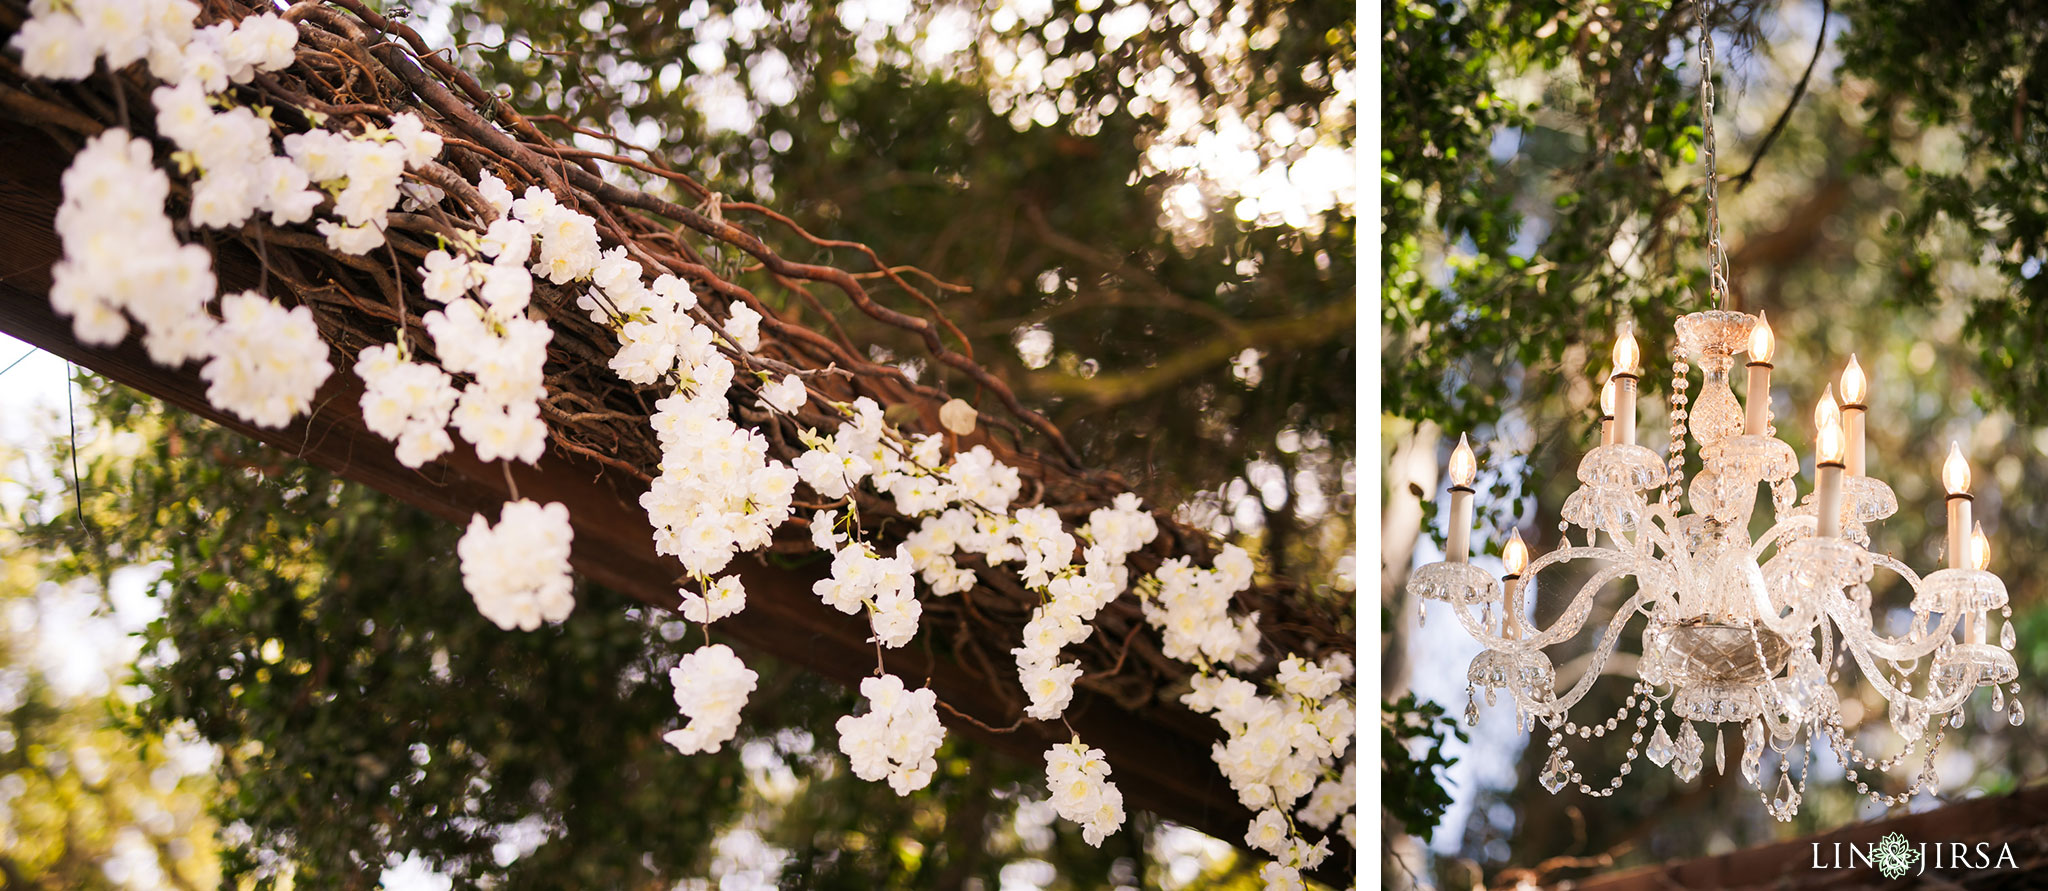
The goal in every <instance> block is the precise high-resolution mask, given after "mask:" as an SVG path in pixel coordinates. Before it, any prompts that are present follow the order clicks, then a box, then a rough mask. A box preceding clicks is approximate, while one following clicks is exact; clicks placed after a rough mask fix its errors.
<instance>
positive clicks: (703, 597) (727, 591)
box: [676, 575, 747, 622]
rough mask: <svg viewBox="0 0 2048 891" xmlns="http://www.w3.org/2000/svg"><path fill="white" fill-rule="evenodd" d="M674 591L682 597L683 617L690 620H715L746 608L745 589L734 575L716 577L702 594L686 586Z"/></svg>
mask: <svg viewBox="0 0 2048 891" xmlns="http://www.w3.org/2000/svg"><path fill="white" fill-rule="evenodd" d="M676 593H678V594H680V595H681V596H682V599H683V602H682V615H683V618H685V619H688V620H690V621H692V622H716V621H718V620H719V619H723V618H725V617H726V616H731V615H736V614H738V613H739V612H740V611H741V610H744V609H746V608H747V589H746V588H745V587H744V586H742V585H741V584H740V577H739V576H736V575H728V576H724V577H722V578H720V579H718V580H717V581H715V582H713V583H711V585H710V586H709V587H707V588H706V589H705V592H704V593H702V594H699V593H697V592H695V591H692V590H690V589H688V588H683V589H681V590H680V591H677V592H676Z"/></svg>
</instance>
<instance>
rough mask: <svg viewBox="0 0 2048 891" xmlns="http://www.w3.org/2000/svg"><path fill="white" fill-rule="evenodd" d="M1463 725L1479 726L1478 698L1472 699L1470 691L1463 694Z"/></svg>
mask: <svg viewBox="0 0 2048 891" xmlns="http://www.w3.org/2000/svg"><path fill="white" fill-rule="evenodd" d="M1465 726H1467V727H1477V726H1479V700H1476V699H1473V698H1472V696H1471V694H1470V693H1467V694H1466V696H1465Z"/></svg>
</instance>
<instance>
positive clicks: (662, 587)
mask: <svg viewBox="0 0 2048 891" xmlns="http://www.w3.org/2000/svg"><path fill="white" fill-rule="evenodd" d="M0 113H4V109H0ZM68 163H69V152H67V151H65V150H64V149H63V148H62V147H60V146H58V145H57V144H56V143H55V142H53V141H52V140H51V139H50V138H49V137H48V136H46V135H44V134H43V133H42V132H40V131H39V130H37V129H35V128H34V127H31V126H26V125H24V124H22V123H19V122H16V121H14V120H11V119H8V118H6V117H0V244H4V245H5V246H6V248H5V251H4V252H0V330H4V331H5V332H6V333H8V334H10V335H13V336H14V337H17V338H20V339H21V340H23V341H26V342H28V343H31V344H34V345H35V346H37V347H40V348H42V349H44V350H47V351H49V352H51V353H54V354H56V355H59V356H62V357H64V358H65V359H68V360H70V361H72V362H75V363H77V364H79V365H81V366H83V367H85V368H89V369H91V370H93V371H94V372H96V373H98V374H101V375H104V376H106V377H108V378H110V379H112V380H114V381H116V382H118V383H121V384H123V385H125V386H128V387H132V388H134V389H136V390H139V391H141V392H144V393H147V394H149V395H151V396H154V397H156V398H159V399H162V400H164V401H165V402H168V403H170V404H172V405H175V406H177V407H179V408H181V409H184V410H186V411H189V412H192V413H194V414H197V415H199V416H202V417H204V418H206V419H208V420H210V421H212V422H214V423H216V424H219V425H221V426H223V427H226V428H228V429H231V430H234V431H236V432H238V433H241V434H243V435H245V436H248V437H250V438H252V439H256V440H258V441H261V442H263V443H266V444H268V445H270V446H273V447H275V448H277V449H279V450H281V451H283V452H285V453H287V454H289V455H292V456H295V457H298V458H301V459H303V460H306V461H309V462H311V463H313V464H315V465H317V466H319V467H322V468H325V469H327V470H329V471H332V472H334V473H336V474H338V475H340V476H342V477H344V478H346V479H349V480H352V481H355V482H358V483H362V484H364V485H367V486H370V487H372V488H375V489H377V490H379V491H382V492H385V493H387V494H389V495H392V496H394V497H397V498H399V499H401V500H404V501H406V502H408V503H410V504H412V505H414V506H416V507H419V508H421V509H424V510H426V511H428V512H429V513H431V514H433V515H435V516H438V517H442V518H444V519H447V520H448V521H450V522H455V523H467V522H468V521H469V518H470V516H471V515H472V514H474V513H479V512H481V513H484V514H486V515H487V516H495V515H496V512H497V509H498V505H500V504H502V503H503V502H504V501H505V500H506V499H507V497H508V494H509V490H508V486H507V482H506V475H505V472H504V470H503V468H502V466H501V465H498V464H484V463H482V462H479V461H478V460H476V457H475V455H474V454H473V453H471V452H470V451H469V450H468V449H467V447H464V446H458V447H457V449H456V451H455V452H453V453H451V454H450V455H448V456H447V457H446V458H445V459H444V460H442V461H439V462H436V463H435V464H433V465H431V466H430V467H428V468H425V469H423V470H420V471H415V470H412V469H409V468H406V467H405V466H403V465H401V464H399V463H398V462H397V460H396V459H395V458H394V457H393V454H392V447H391V444H390V443H388V442H386V441H385V440H383V439H382V438H380V437H378V436H376V435H375V434H373V433H371V432H370V431H369V430H368V429H367V428H366V427H364V425H363V421H362V417H361V412H360V409H359V407H358V402H357V400H358V398H359V397H360V396H361V393H362V390H361V384H360V382H359V381H357V380H356V379H355V378H354V376H353V375H352V374H350V373H349V372H348V371H347V369H348V367H349V366H350V365H351V364H352V358H348V357H341V356H338V355H337V356H335V357H334V361H335V364H336V367H337V371H336V373H335V374H334V376H333V377H331V378H329V380H328V381H327V383H326V384H325V385H324V386H322V387H321V389H320V392H319V394H318V397H317V398H316V400H315V409H314V411H313V412H312V414H311V415H310V416H309V417H303V418H299V419H297V420H295V421H294V422H293V423H292V424H291V425H290V426H288V427H285V428H283V429H280V430H266V429H259V428H256V427H252V426H251V425H249V424H247V423H244V422H242V421H241V420H239V419H237V418H234V417H231V416H227V415H225V414H223V413H222V412H220V411H218V410H216V409H214V408H213V407H212V406H211V405H209V404H208V402H207V400H206V396H205V393H206V384H205V382H204V381H203V380H201V379H200V378H199V375H198V373H197V367H196V366H187V367H185V368H183V369H168V368H164V367H161V366H158V365H156V364H155V363H153V362H151V361H150V360H149V358H148V356H147V355H146V354H145V353H144V352H143V350H142V349H141V347H140V346H139V344H137V343H136V342H135V338H133V337H131V338H130V339H129V341H128V342H126V343H124V344H121V345H119V346H117V347H113V348H100V347H92V346H87V345H85V344H81V343H79V342H78V341H77V339H76V338H75V337H74V336H73V334H72V328H71V323H70V321H69V320H67V319H64V318H61V317H59V316H57V315H56V314H55V312H54V311H53V310H52V309H51V307H50V302H49V289H50V267H51V265H52V264H53V263H54V262H56V260H57V259H58V258H59V256H60V255H61V245H60V243H59V240H58V238H57V235H56V232H55V229H54V219H55V214H56V208H57V205H58V203H59V201H60V199H61V191H60V188H59V178H60V176H61V174H62V173H63V170H64V168H65V166H66V165H67V164H68ZM216 267H217V268H216V274H217V275H218V277H219V279H220V282H221V285H222V287H223V289H238V288H252V287H255V286H256V285H257V283H258V281H259V277H260V269H259V268H258V267H257V264H256V263H255V262H254V260H253V258H248V257H241V256H237V254H236V253H235V252H220V255H219V256H217V257H216ZM269 281H270V285H269V290H270V291H272V292H273V296H283V297H287V298H289V297H290V296H291V295H289V294H287V293H281V292H282V290H283V289H282V288H281V287H280V286H279V284H278V281H277V278H276V277H274V276H273V277H271V278H270V280H269ZM512 478H513V480H514V481H515V483H516V485H517V488H518V492H519V494H520V495H521V496H523V497H527V498H532V499H535V500H538V501H543V502H545V501H559V502H561V503H563V504H565V505H567V506H568V508H569V512H570V516H571V518H572V520H573V524H574V529H575V546H574V555H573V561H574V564H575V568H576V570H577V572H579V573H580V574H582V575H583V576H584V577H585V578H588V579H590V580H591V581H594V582H597V583H599V584H602V585H604V586H606V587H609V588H612V589H615V590H618V591H621V592H624V593H625V594H627V595H630V596H632V597H634V598H636V599H638V600H640V601H642V602H645V603H648V604H651V605H653V606H656V607H661V608H664V609H672V608H674V607H675V605H676V603H677V596H676V579H677V577H678V576H679V575H680V574H681V567H680V565H679V564H677V563H675V561H673V560H671V559H669V558H666V557H662V556H660V555H658V554H656V553H655V551H654V546H653V531H652V527H651V526H650V525H649V524H648V522H647V517H646V514H645V513H644V512H643V511H642V510H641V508H640V507H639V502H638V497H639V491H638V490H637V487H638V483H636V482H634V481H631V480H622V479H621V478H620V476H619V475H618V474H607V473H606V472H605V471H604V470H603V469H602V467H601V466H599V465H598V464H596V463H595V462H592V461H589V460H587V459H582V458H577V457H575V456H566V455H563V454H561V453H559V452H551V453H550V454H549V455H548V456H547V457H546V458H544V459H543V460H542V461H541V463H540V464H539V466H538V467H527V466H525V465H515V469H514V471H513V473H512ZM735 567H736V568H737V570H738V572H739V574H740V577H741V579H742V580H743V581H744V583H745V584H746V587H747V609H746V611H744V612H742V613H741V614H739V615H737V616H734V617H731V618H728V619H723V620H721V621H719V622H718V623H717V624H716V625H715V626H714V631H715V633H716V634H717V635H718V636H720V637H724V638H728V639H730V640H732V641H734V642H737V643H739V644H741V645H744V646H746V647H750V648H752V649H754V650H758V651H760V652H763V653H767V654H769V655H771V656H774V657H775V658H777V659H781V660H783V661H785V662H790V663H794V664H797V665H801V666H803V667H805V668H807V669H810V670H812V671H816V672H818V673H819V674H821V675H823V676H825V677H828V678H831V679H833V680H835V681H838V682H840V683H845V684H855V683H858V682H859V680H860V679H861V678H863V677H866V676H868V675H870V674H872V673H873V672H874V668H875V659H876V650H875V647H874V645H873V644H871V643H869V642H868V641H867V638H868V635H869V630H868V627H867V623H866V621H865V619H864V618H861V617H857V616H846V615H843V614H841V613H839V612H837V611H835V610H833V609H831V608H829V607H827V606H825V605H824V604H823V603H822V602H821V601H819V599H818V598H817V597H816V596H815V595H813V594H812V593H811V583H812V582H813V581H814V580H816V579H818V578H821V577H822V571H823V569H824V568H825V566H824V565H823V564H814V565H812V566H810V567H805V568H799V569H783V568H777V567H775V566H771V565H768V564H766V563H763V562H760V561H757V560H754V559H752V558H745V557H743V558H741V559H740V560H737V561H735ZM572 621H573V618H572ZM930 649H931V652H932V653H936V654H940V655H936V656H935V655H931V654H928V653H927V652H926V649H925V648H924V647H922V646H911V647H905V648H901V649H897V650H890V651H886V652H885V653H884V661H885V662H886V663H887V665H888V669H889V671H891V672H892V673H895V674H898V675H900V676H901V677H903V678H904V679H905V680H906V682H907V683H909V684H911V685H913V686H915V685H916V684H918V683H919V682H921V681H923V679H925V678H926V677H927V676H929V678H930V684H931V686H932V688H933V689H934V690H935V691H937V693H938V695H939V698H940V699H942V700H944V701H945V702H947V703H948V704H950V705H952V706H953V707H954V708H957V709H959V710H960V711H962V712H964V713H967V714H968V715H970V716H972V718H973V719H974V720H975V721H980V722H981V723H984V724H988V725H992V726H998V727H1000V726H1007V725H1009V724H1010V723H1012V721H1014V720H1015V719H1016V715H1015V714H1014V713H1013V712H1012V711H1010V710H1009V708H1008V707H1007V706H1006V705H1005V703H1006V702H1009V701H1011V700H1012V698H1013V697H1016V696H1017V695H1018V693H1017V691H1015V690H1014V687H1015V679H1014V677H1011V676H1006V675H1004V674H1003V673H1002V672H1001V671H998V673H997V674H998V676H996V677H992V678H991V677H986V676H984V675H983V674H982V673H979V672H977V671H975V670H973V669H970V668H968V667H966V666H962V665H960V664H957V663H955V662H954V661H952V660H951V659H950V658H948V657H947V656H945V655H943V654H945V653H948V652H950V651H951V648H950V647H949V646H947V645H946V644H945V643H944V642H938V643H937V645H935V646H933V647H931V648H930ZM941 714H942V717H944V718H945V719H946V720H947V723H948V724H949V726H950V727H951V729H952V730H953V731H954V732H956V733H963V734H965V735H967V736H969V737H972V738H975V739H977V740H979V741H981V742H984V743H987V744H988V745H990V746H991V747H993V748H995V749H997V750H999V751H1002V752H1005V753H1007V754H1009V755H1012V756H1014V757H1017V758H1019V759H1022V760H1024V761H1025V762H1027V763H1040V762H1042V760H1043V756H1044V752H1045V750H1046V748H1047V747H1049V746H1050V745H1052V744H1054V743H1057V742H1065V741H1066V740H1067V738H1068V736H1067V731H1066V728H1065V727H1063V726H1061V725H1058V724H1051V725H1048V724H1045V723H1042V722H1034V721H1026V722H1024V723H1023V724H1022V725H1021V726H1020V727H1019V728H1018V729H1017V730H1016V731H1014V732H1009V733H998V732H991V731H988V730H985V729H982V728H980V727H977V726H975V725H974V723H973V722H971V721H967V720H961V719H957V718H955V717H954V716H952V715H947V714H944V713H943V712H942V713H941ZM1068 722H1069V723H1071V724H1072V725H1073V727H1074V729H1075V730H1076V731H1077V732H1079V733H1080V734H1081V736H1082V738H1083V739H1085V740H1087V741H1088V743H1089V744H1090V745H1093V746H1096V747H1098V748H1101V749H1103V750H1104V752H1105V753H1107V754H1108V756H1109V759H1110V761H1111V763H1112V764H1113V765H1114V769H1115V774H1114V780H1115V781H1116V783H1117V785H1118V786H1119V787H1120V788H1121V789H1122V790H1123V792H1124V795H1125V796H1126V799H1127V801H1128V802H1129V804H1130V805H1131V806H1132V807H1135V808H1142V809H1144V810H1148V811H1151V812H1152V813H1155V814H1158V815H1159V816H1162V817H1165V818H1167V819H1170V820H1173V821H1175V822H1179V823H1182V824H1185V825H1188V826H1191V827H1194V828H1196V829H1199V830H1201V831H1203V832H1207V833H1209V834H1211V835H1214V836H1216V837H1219V838H1223V839H1227V840H1230V841H1232V842H1235V841H1236V840H1237V839H1238V838H1240V837H1242V835H1243V833H1244V826H1245V823H1246V822H1247V821H1248V820H1250V819H1251V814H1250V812H1249V811H1248V810H1246V809H1245V808H1244V807H1242V806H1241V805H1240V804H1238V802H1237V797H1236V795H1235V793H1233V792H1232V791H1231V789H1230V786H1229V784H1228V783H1227V782H1225V781H1224V779H1223V777H1222V776H1221V774H1220V773H1219V772H1218V771H1217V769H1216V767H1215V765H1214V764H1213V763H1212V762H1211V761H1210V758H1209V746H1210V743H1211V742H1212V741H1214V740H1218V739H1221V738H1222V733H1221V730H1220V729H1218V728H1217V727H1216V725H1215V722H1214V721H1212V720H1210V719H1208V718H1204V717H1201V716H1198V715H1195V714H1194V713H1192V712H1190V711H1188V710H1186V709H1185V708H1183V707H1181V706H1179V705H1178V704H1177V703H1170V702H1164V703H1157V704H1154V705H1151V706H1148V707H1146V708H1144V709H1142V710H1139V711H1132V710H1128V709H1125V708H1123V707H1121V706H1119V705H1118V704H1116V703H1115V702H1113V701H1111V700H1110V699H1108V698H1107V697H1104V696H1100V695H1098V694H1094V693H1090V692H1088V691H1085V690H1076V691H1075V698H1074V703H1073V706H1072V708H1070V709H1069V711H1068ZM678 757H681V756H678ZM1348 855H1349V852H1348V851H1342V852H1339V856H1338V857H1333V858H1332V860H1333V862H1334V861H1337V860H1339V859H1343V858H1345V857H1348ZM1345 862H1346V863H1347V865H1348V860H1346V861H1345Z"/></svg>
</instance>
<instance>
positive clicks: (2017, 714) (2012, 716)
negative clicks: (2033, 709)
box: [2005, 696, 2027, 727]
mask: <svg viewBox="0 0 2048 891" xmlns="http://www.w3.org/2000/svg"><path fill="white" fill-rule="evenodd" d="M2005 718H2006V720H2008V721H2011V722H2012V726H2014V727H2018V726H2020V722H2021V721H2025V720H2026V719H2027V710H2026V709H2023V708H2021V707H2020V699H2019V697H2017V696H2015V697H2013V699H2012V708H2010V709H2007V710H2006V715H2005Z"/></svg>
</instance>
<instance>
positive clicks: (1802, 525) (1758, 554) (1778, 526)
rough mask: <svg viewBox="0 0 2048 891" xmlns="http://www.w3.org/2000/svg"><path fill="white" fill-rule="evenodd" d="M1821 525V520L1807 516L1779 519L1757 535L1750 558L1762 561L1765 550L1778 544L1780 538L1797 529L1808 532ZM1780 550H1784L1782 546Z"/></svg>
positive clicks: (1750, 548) (1751, 547)
mask: <svg viewBox="0 0 2048 891" xmlns="http://www.w3.org/2000/svg"><path fill="white" fill-rule="evenodd" d="M1819 525H1820V521H1819V520H1817V519H1815V518H1813V517H1807V516H1796V517H1786V518H1784V519H1782V520H1779V521H1778V522H1776V523H1773V524H1771V528H1769V529H1766V530H1764V534H1762V535H1760V536H1757V539H1756V544H1753V545H1750V547H1749V556H1750V559H1752V560H1756V561H1759V562H1761V561H1762V560H1763V557H1764V552H1765V551H1767V550H1770V547H1771V545H1773V544H1776V543H1777V541H1778V539H1780V538H1782V537H1784V536H1786V535H1789V534H1791V533H1792V532H1794V531H1796V530H1805V531H1807V532H1811V531H1813V530H1814V529H1815V528H1817V527H1818V526H1819ZM1779 550H1780V553H1782V552H1783V549H1782V548H1780V549H1779ZM1772 559H1774V560H1775V559H1776V557H1773V558H1772Z"/></svg>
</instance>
